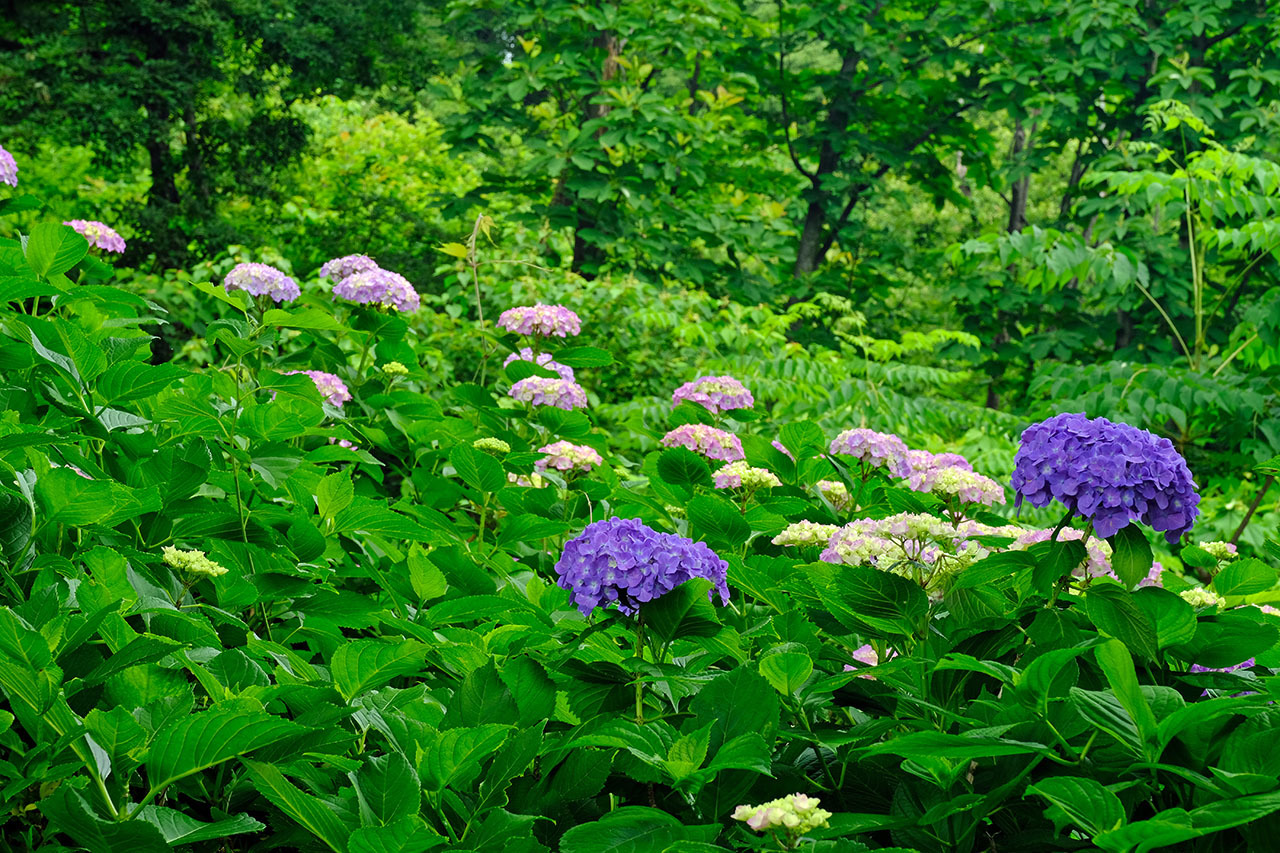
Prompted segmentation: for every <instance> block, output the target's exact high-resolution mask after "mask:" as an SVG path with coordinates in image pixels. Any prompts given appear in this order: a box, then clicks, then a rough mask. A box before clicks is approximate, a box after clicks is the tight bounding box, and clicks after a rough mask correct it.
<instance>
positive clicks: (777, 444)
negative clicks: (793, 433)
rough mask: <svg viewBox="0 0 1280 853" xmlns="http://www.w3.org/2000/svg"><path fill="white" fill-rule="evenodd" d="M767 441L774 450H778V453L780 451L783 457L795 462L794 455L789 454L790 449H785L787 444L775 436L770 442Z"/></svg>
mask: <svg viewBox="0 0 1280 853" xmlns="http://www.w3.org/2000/svg"><path fill="white" fill-rule="evenodd" d="M769 443H770V444H771V445H773V449H774V450H776V451H778V452H779V453H781V454H782V455H783V456H785V457H787V458H788V459H790V460H791V461H792V462H795V461H796V458H795V457H794V456H792V455H791V451H790V450H787V446H786V445H785V444H783V443H782V442H781V441H778V440H777V439H776V438H775V439H774V440H773V441H771V442H769Z"/></svg>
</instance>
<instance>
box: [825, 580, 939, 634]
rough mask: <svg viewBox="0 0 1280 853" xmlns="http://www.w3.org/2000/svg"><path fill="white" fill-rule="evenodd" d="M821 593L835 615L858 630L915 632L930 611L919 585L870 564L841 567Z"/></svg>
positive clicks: (890, 632) (851, 628)
mask: <svg viewBox="0 0 1280 853" xmlns="http://www.w3.org/2000/svg"><path fill="white" fill-rule="evenodd" d="M820 593H821V595H822V600H823V603H824V604H826V605H827V609H828V610H829V611H830V613H831V615H833V616H835V617H836V619H838V620H840V623H841V624H842V625H844V626H845V627H847V628H849V629H850V630H855V631H856V630H867V629H870V630H871V631H874V632H877V633H883V634H891V635H910V634H914V633H915V632H916V631H917V630H919V628H920V625H921V621H922V620H923V619H924V617H925V614H926V613H928V611H929V599H928V597H927V596H926V595H925V594H924V590H922V589H921V588H920V586H919V584H915V583H912V582H911V581H909V580H907V579H906V578H904V577H901V576H899V575H895V574H891V573H890V572H886V571H881V570H880V569H873V568H870V567H867V566H840V567H839V568H838V569H837V570H835V571H834V572H833V574H832V576H831V578H830V580H829V581H828V582H827V583H826V584H825V585H823V586H822V587H821V589H820Z"/></svg>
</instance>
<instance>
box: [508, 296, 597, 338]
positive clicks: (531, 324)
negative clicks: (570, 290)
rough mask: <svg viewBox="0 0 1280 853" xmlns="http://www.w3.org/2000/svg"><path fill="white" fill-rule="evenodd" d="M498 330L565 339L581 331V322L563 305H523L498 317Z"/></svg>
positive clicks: (509, 309)
mask: <svg viewBox="0 0 1280 853" xmlns="http://www.w3.org/2000/svg"><path fill="white" fill-rule="evenodd" d="M498 326H499V328H503V329H506V330H507V331H508V332H512V333H514V334H517V335H530V336H533V337H543V338H567V337H572V336H574V335H577V334H578V333H580V332H581V331H582V320H581V319H579V317H578V315H577V314H575V313H574V312H572V311H570V310H569V309H568V308H565V307H564V306H563V305H544V304H543V303H541V302H539V303H538V304H536V305H523V306H520V307H518V308H508V309H507V310H506V311H503V312H502V313H501V314H499V315H498Z"/></svg>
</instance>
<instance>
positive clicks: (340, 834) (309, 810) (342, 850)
mask: <svg viewBox="0 0 1280 853" xmlns="http://www.w3.org/2000/svg"><path fill="white" fill-rule="evenodd" d="M244 764H245V768H246V769H248V771H249V779H250V780H251V781H252V782H253V787H255V788H257V789H258V793H260V794H262V796H264V797H266V798H267V800H268V801H269V802H270V803H271V804H272V805H273V806H275V807H276V808H278V809H280V811H282V812H284V813H285V814H286V815H288V816H289V817H290V818H292V819H293V820H294V821H296V822H297V823H298V824H300V825H301V826H302V827H304V828H305V829H306V830H307V831H308V832H310V833H311V834H312V835H314V836H315V837H317V838H319V839H320V840H321V841H323V842H324V843H325V844H326V845H328V847H329V849H330V850H335V851H337V853H347V839H348V837H350V835H351V830H352V829H353V828H354V827H349V826H347V825H345V824H344V823H343V822H342V820H341V819H340V818H339V817H338V814H337V812H335V811H334V810H333V809H332V808H331V807H329V806H328V805H327V804H325V803H324V802H323V801H321V800H319V799H316V798H315V797H313V796H311V795H310V794H307V793H304V792H302V791H301V790H299V789H298V787H297V786H296V785H294V784H293V783H292V782H290V781H289V780H288V779H286V778H285V777H284V774H283V773H281V772H280V771H279V770H277V769H276V768H275V767H273V766H272V765H270V764H266V763H261V762H257V761H246V762H245V763H244Z"/></svg>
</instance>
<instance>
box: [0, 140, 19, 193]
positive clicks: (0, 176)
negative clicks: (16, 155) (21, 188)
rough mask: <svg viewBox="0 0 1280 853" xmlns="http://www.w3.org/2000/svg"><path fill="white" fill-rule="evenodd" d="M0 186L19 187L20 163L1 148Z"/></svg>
mask: <svg viewBox="0 0 1280 853" xmlns="http://www.w3.org/2000/svg"><path fill="white" fill-rule="evenodd" d="M0 184H8V185H9V186H11V187H16V186H17V185H18V161H17V160H14V159H13V155H12V154H10V153H9V152H8V151H5V150H4V149H3V148H0Z"/></svg>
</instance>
